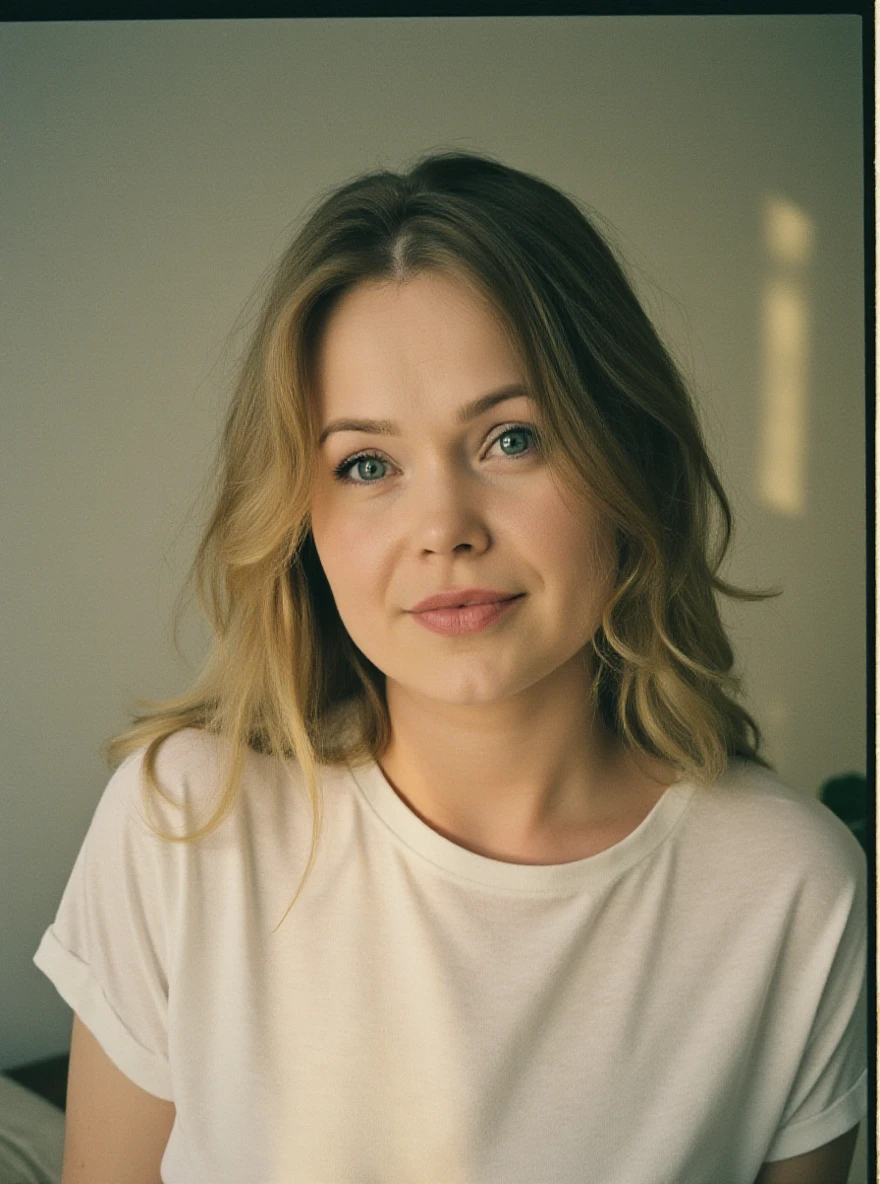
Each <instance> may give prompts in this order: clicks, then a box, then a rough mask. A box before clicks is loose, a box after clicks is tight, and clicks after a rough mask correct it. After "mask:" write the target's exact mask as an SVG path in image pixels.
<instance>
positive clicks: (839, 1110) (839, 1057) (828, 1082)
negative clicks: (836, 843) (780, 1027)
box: [766, 836, 868, 1161]
mask: <svg viewBox="0 0 880 1184" xmlns="http://www.w3.org/2000/svg"><path fill="white" fill-rule="evenodd" d="M847 844H848V847H849V857H848V859H847V861H846V862H847V866H848V871H847V872H845V873H843V874H841V875H840V876H839V878H838V879H837V881H836V889H835V891H834V893H833V894H832V893H831V892H830V891H828V890H827V889H826V891H824V892H823V893H821V896H822V898H823V901H824V904H823V912H824V924H823V925H822V926H821V929H817V930H816V931H815V933H814V935H813V936H814V940H813V948H812V951H811V953H807V952H806V951H805V958H804V963H803V965H802V967H801V976H800V979H801V988H802V989H801V991H800V992H799V990H798V985H797V984H795V983H793V984H792V997H793V1000H794V999H795V998H797V1002H796V1003H795V1002H793V1005H792V1017H791V1019H792V1022H793V1023H798V1024H800V1023H803V1024H804V1028H805V1030H806V1031H807V1033H808V1035H807V1040H806V1044H805V1047H804V1050H803V1056H802V1058H801V1061H800V1064H799V1066H798V1070H797V1074H796V1076H795V1079H794V1082H793V1085H792V1088H791V1090H790V1091H789V1095H788V1102H787V1104H786V1107H785V1113H784V1114H783V1117H782V1122H781V1123H780V1126H779V1129H778V1131H777V1134H776V1137H775V1138H774V1140H773V1143H772V1145H771V1147H770V1148H769V1151H768V1154H767V1156H766V1159H767V1160H768V1161H773V1160H779V1159H788V1158H790V1157H793V1156H796V1155H801V1154H803V1153H804V1152H806V1151H810V1150H813V1149H814V1148H816V1147H821V1146H823V1145H824V1144H825V1143H829V1142H831V1140H832V1139H835V1138H837V1137H838V1136H840V1135H842V1134H843V1133H844V1132H845V1131H847V1130H850V1129H851V1128H852V1127H854V1126H855V1125H856V1123H858V1122H859V1121H861V1119H863V1118H864V1117H865V1115H866V1114H867V1112H868V1064H867V1061H868V1044H867V1023H868V1014H867V861H866V858H865V854H864V852H863V851H862V849H861V847H860V846H859V845H858V842H857V840H856V839H855V838H854V837H853V836H847ZM820 972H821V973H822V974H823V978H822V980H821V982H819V986H818V989H817V990H816V992H815V994H814V995H813V994H812V993H811V991H810V989H809V984H811V983H813V982H818V981H819V980H818V974H819V973H820ZM802 1008H803V1010H802ZM807 1009H809V1010H807ZM807 1020H808V1022H807Z"/></svg>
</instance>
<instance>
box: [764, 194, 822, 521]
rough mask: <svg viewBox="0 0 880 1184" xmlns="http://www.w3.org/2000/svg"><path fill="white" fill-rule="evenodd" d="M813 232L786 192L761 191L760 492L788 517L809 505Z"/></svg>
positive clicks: (766, 502) (808, 220)
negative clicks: (809, 283) (764, 193)
mask: <svg viewBox="0 0 880 1184" xmlns="http://www.w3.org/2000/svg"><path fill="white" fill-rule="evenodd" d="M814 239H815V230H814V226H813V223H812V221H811V219H810V218H809V217H808V216H807V215H806V214H805V213H804V211H803V210H801V209H800V208H799V207H798V206H796V205H795V204H794V203H793V202H791V201H788V200H787V199H786V198H782V197H777V196H770V197H768V198H766V199H765V202H764V247H765V252H766V279H765V283H764V296H763V308H762V337H763V340H762V359H761V375H760V384H761V386H760V408H759V431H758V449H759V451H758V474H757V487H758V488H757V494H758V497H759V499H760V500H761V501H762V502H763V503H764V504H765V505H768V506H770V507H771V508H772V509H774V510H776V511H777V512H778V513H780V514H785V515H787V516H789V517H799V516H800V515H802V514H803V513H804V511H805V508H806V458H807V432H808V418H807V416H808V409H809V379H810V374H809V360H810V359H809V331H810V309H809V298H808V287H807V273H808V267H809V263H810V260H811V258H812V255H813V243H814Z"/></svg>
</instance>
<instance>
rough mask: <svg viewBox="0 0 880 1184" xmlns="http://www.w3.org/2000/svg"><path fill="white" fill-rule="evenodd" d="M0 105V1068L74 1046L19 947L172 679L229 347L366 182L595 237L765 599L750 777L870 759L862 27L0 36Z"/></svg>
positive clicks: (49, 28)
mask: <svg viewBox="0 0 880 1184" xmlns="http://www.w3.org/2000/svg"><path fill="white" fill-rule="evenodd" d="M0 87H2V91H0V100H2V110H3V112H4V116H3V123H4V125H5V128H4V132H3V135H4V141H3V148H2V161H0V186H2V219H3V236H2V251H3V262H2V284H3V309H4V316H3V319H2V333H3V336H4V341H3V343H2V349H0V358H2V362H0V365H2V391H0V399H2V425H3V426H2V440H0V448H2V457H0V463H2V471H0V482H2V503H3V565H2V566H3V572H2V580H3V587H4V597H3V612H2V619H0V629H2V654H3V667H4V676H3V693H4V701H3V711H2V716H0V735H2V738H3V761H2V768H3V786H2V798H0V867H2V869H3V870H2V873H0V891H2V897H3V900H4V902H6V904H5V909H4V915H3V935H2V948H3V958H2V959H0V999H2V1007H0V1066H7V1067H8V1066H11V1065H14V1064H17V1063H19V1062H22V1061H25V1060H29V1059H31V1058H34V1057H37V1056H41V1055H49V1054H52V1053H54V1052H57V1051H59V1050H63V1049H65V1048H66V1047H67V1043H68V1039H69V1030H70V1021H71V1015H70V1011H69V1009H68V1008H67V1007H66V1006H65V1005H64V1004H63V1003H62V1002H61V1001H60V1000H59V999H58V997H57V996H56V994H55V992H54V990H53V988H52V987H51V986H50V984H49V983H48V982H47V981H46V980H45V979H44V978H43V976H42V975H40V973H39V972H38V971H37V970H36V968H35V967H33V966H32V964H31V961H30V959H31V955H32V954H33V952H34V950H35V949H36V946H37V944H38V942H39V938H40V935H41V933H42V930H43V928H44V927H45V926H46V925H47V924H48V923H49V922H50V921H51V919H52V916H53V914H54V910H55V907H56V905H57V903H58V899H59V896H60V893H61V890H62V888H63V886H64V884H65V882H66V880H67V877H68V875H69V873H70V869H71V867H72V864H73V860H74V858H75V855H76V852H77V850H78V848H79V845H80V843H81V841H82V837H83V835H84V833H85V830H86V827H87V825H88V822H89V820H90V818H91V814H92V811H93V809H94V806H95V803H96V801H97V798H98V796H99V794H100V792H101V790H102V788H103V786H104V784H105V783H106V780H107V778H108V776H109V771H108V770H107V769H106V767H105V766H104V765H103V764H102V762H101V760H100V758H99V755H98V746H99V744H100V743H101V741H102V740H103V739H104V738H105V737H106V736H108V735H109V734H111V733H112V732H113V731H115V730H117V729H118V728H120V727H121V726H122V725H123V724H124V723H125V721H126V715H125V711H124V708H125V704H126V702H127V701H128V700H130V699H132V698H133V697H135V696H140V695H143V696H161V695H165V694H169V693H171V692H173V691H175V690H177V689H179V688H180V687H181V686H182V683H183V682H184V680H185V679H186V678H187V677H188V671H187V667H186V666H185V665H184V664H183V663H182V662H181V661H180V660H179V659H178V658H177V657H176V656H175V654H174V651H173V649H172V646H171V644H170V642H169V640H168V636H167V633H168V621H169V617H170V613H171V609H172V606H173V600H174V596H175V594H176V592H177V590H178V587H179V583H180V580H181V578H182V576H183V574H184V571H185V568H186V566H187V564H188V562H189V559H190V557H191V554H192V546H193V543H194V540H195V538H196V530H197V526H198V522H199V517H198V515H199V512H200V510H199V506H198V505H197V504H196V502H195V497H196V495H197V493H198V492H199V489H200V484H201V481H202V479H203V477H204V474H205V471H206V466H207V464H208V461H209V459H210V456H211V450H212V447H213V443H214V438H215V434H216V432H217V429H218V426H219V423H220V415H221V409H222V407H223V405H224V401H225V398H226V396H227V393H228V376H229V373H230V365H231V362H232V361H234V353H232V354H228V353H224V350H223V346H224V340H225V337H226V334H227V333H228V331H229V329H230V328H231V326H232V324H233V321H234V320H235V317H236V315H237V313H238V312H239V310H240V309H241V307H242V305H243V304H244V303H245V301H246V299H247V297H248V296H249V294H250V293H251V291H252V289H253V288H254V285H255V284H256V283H257V281H258V280H259V278H260V277H261V275H262V274H263V273H264V271H265V269H266V267H267V265H268V264H269V262H270V260H271V259H272V258H273V257H274V256H275V255H276V254H277V253H278V251H279V250H280V249H281V248H282V246H283V245H284V244H285V242H286V241H287V238H288V233H289V229H290V227H291V224H292V222H293V220H294V219H295V218H296V217H297V215H298V214H299V213H300V211H301V210H302V208H303V206H304V204H305V203H306V202H307V201H309V200H311V199H312V198H313V197H315V195H316V194H317V193H318V191H320V190H322V189H324V188H326V187H329V186H331V185H334V184H336V183H337V182H338V181H341V180H342V179H343V178H345V177H348V176H350V175H352V174H354V173H356V172H359V171H361V170H363V169H367V168H370V167H374V166H376V165H377V164H380V163H382V164H387V165H390V166H392V167H397V166H400V165H402V164H404V163H405V161H406V159H407V158H408V157H409V156H412V155H413V154H415V153H416V152H418V151H420V150H422V149H425V148H428V147H439V146H444V147H455V146H461V147H467V148H474V149H477V150H480V149H485V150H487V151H490V152H492V153H495V154H497V155H499V156H501V157H502V159H504V160H506V161H507V162H509V163H510V164H512V165H514V166H517V167H520V168H525V169H528V170H530V171H533V172H537V173H538V174H540V175H541V176H543V177H545V178H546V179H548V180H549V181H551V182H553V183H556V184H558V185H560V186H562V187H563V188H565V189H567V190H569V191H571V192H572V193H575V194H577V195H578V196H579V197H581V198H583V199H584V200H586V201H587V202H588V203H589V204H590V205H591V206H593V207H595V208H596V209H597V210H598V211H600V212H601V214H603V215H604V216H605V217H606V218H607V219H609V220H610V221H611V222H612V223H613V224H614V226H615V227H616V228H617V237H618V241H619V244H620V246H621V248H622V250H623V251H624V253H625V255H626V256H627V257H628V259H629V261H630V263H631V265H632V268H633V271H634V275H635V279H636V281H637V284H638V286H639V288H640V291H641V292H642V294H643V295H644V297H645V299H646V301H647V303H648V306H649V308H650V310H651V311H652V313H653V314H654V316H655V318H656V320H657V322H658V325H659V327H660V329H661V331H663V332H664V333H665V334H666V337H667V339H668V341H669V342H670V344H671V346H672V347H673V349H674V351H675V353H676V354H677V356H678V357H679V358H680V360H681V361H682V363H683V365H684V367H685V370H686V372H687V373H688V374H689V375H690V376H691V378H692V379H693V381H694V383H695V385H696V390H697V394H698V400H699V404H700V406H701V408H702V412H703V416H704V420H705V424H706V430H707V433H708V436H709V440H710V443H711V445H712V447H713V449H714V452H715V456H716V458H717V463H718V467H719V469H720V471H721V474H722V477H723V479H724V480H725V481H726V482H727V485H728V488H729V492H730V495H731V498H732V500H733V504H734V509H735V511H736V512H737V515H738V520H739V533H738V536H737V545H736V547H735V551H734V554H733V557H732V560H731V562H730V565H729V571H728V574H729V575H730V577H731V578H733V579H734V580H740V581H743V582H745V583H747V584H773V583H781V584H782V585H783V586H784V589H785V592H784V595H783V596H782V597H781V598H780V599H778V600H776V601H773V602H767V603H764V604H761V605H744V606H742V607H737V608H736V610H735V611H734V610H732V609H725V610H724V611H725V615H726V618H727V619H728V620H729V621H730V623H731V628H732V632H733V639H734V642H735V644H736V646H737V650H738V654H739V658H740V664H741V668H742V670H743V671H744V673H745V678H746V685H747V689H748V692H749V697H750V703H751V705H752V707H753V709H754V711H755V712H756V714H757V716H758V718H759V720H760V721H761V722H763V724H764V725H765V729H766V734H767V738H768V742H769V753H770V756H771V759H773V760H774V761H775V762H776V764H777V767H778V769H779V771H780V773H781V774H782V775H783V776H784V777H785V778H786V779H787V780H789V781H790V782H791V783H792V784H795V785H797V786H799V787H801V788H802V789H803V790H804V791H806V792H813V793H815V792H816V791H817V790H818V787H819V786H820V784H821V782H822V781H823V780H824V779H825V778H827V777H829V776H831V775H833V774H836V773H840V772H844V771H848V770H857V771H861V772H864V770H865V665H866V654H865V572H866V564H865V558H864V554H865V551H864V548H865V541H864V531H865V521H864V519H865V492H864V491H865V473H864V462H863V454H864V445H865V428H864V411H865V405H864V342H863V315H864V314H863V294H862V276H863V227H862V209H861V206H862V127H861V93H862V92H861V87H862V83H861V49H860V22H859V20H858V18H856V17H854V16H796V17H791V16H779V17H755V16H741V17H728V16H708V17H549V18H534V17H526V18H512V17H503V18H479V19H475V18H467V19H464V18H463V19H452V18H441V19H411V18H410V19H407V18H403V19H369V20H357V19H337V20H327V19H320V20H298V21H248V22H244V21H242V22H225V21H211V22H200V21H197V22H161V21H160V22H154V23H128V22H119V23H114V24H91V23H73V24H30V25H6V26H3V27H2V28H0ZM241 340H242V338H241V337H239V338H238V339H237V341H238V343H239V344H240V342H241ZM780 424H781V425H782V428H781V430H777V429H778V428H779V425H780ZM199 636H200V632H199V629H198V627H197V626H193V627H192V628H191V629H190V630H189V632H188V633H187V632H185V633H184V637H185V638H188V639H189V641H188V643H187V645H186V646H185V649H186V651H187V653H188V656H189V658H190V659H191V660H194V659H195V658H196V657H197V655H198V652H199V646H198V638H199Z"/></svg>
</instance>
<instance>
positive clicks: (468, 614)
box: [410, 593, 525, 636]
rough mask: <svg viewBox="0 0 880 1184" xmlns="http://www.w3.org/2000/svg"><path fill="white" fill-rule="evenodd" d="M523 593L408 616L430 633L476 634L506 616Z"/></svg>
mask: <svg viewBox="0 0 880 1184" xmlns="http://www.w3.org/2000/svg"><path fill="white" fill-rule="evenodd" d="M524 595H525V593H521V594H520V595H519V596H514V597H512V598H511V599H510V600H494V601H491V602H490V603H488V604H467V605H464V606H463V607H462V608H434V609H429V610H428V611H427V612H424V613H411V614H410V616H411V617H412V619H413V620H414V621H418V623H419V624H420V625H424V627H425V628H426V629H430V630H431V632H432V633H442V634H445V635H448V636H456V635H458V634H461V633H476V632H477V631H478V630H480V629H485V628H486V626H487V625H491V624H493V623H494V622H495V621H498V620H500V619H501V617H503V616H507V614H508V613H510V612H511V611H512V610H513V609H514V608H515V606H516V605H518V604H519V602H520V601H521V600H522V599H523V597H524Z"/></svg>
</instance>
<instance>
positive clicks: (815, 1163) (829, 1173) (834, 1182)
mask: <svg viewBox="0 0 880 1184" xmlns="http://www.w3.org/2000/svg"><path fill="white" fill-rule="evenodd" d="M858 1137H859V1123H856V1125H855V1126H854V1127H853V1128H852V1129H851V1130H848V1131H844V1133H843V1134H842V1135H838V1137H837V1138H836V1139H832V1140H831V1142H830V1143H825V1144H824V1146H822V1147H816V1148H815V1150H813V1151H807V1152H806V1153H805V1154H804V1155H795V1156H794V1158H793V1159H777V1160H776V1161H775V1163H765V1164H764V1165H763V1167H762V1168H761V1170H760V1172H759V1173H758V1178H757V1180H755V1184H846V1180H847V1176H848V1175H849V1169H850V1165H851V1164H852V1157H853V1152H854V1151H855V1149H856V1142H857V1140H858Z"/></svg>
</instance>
